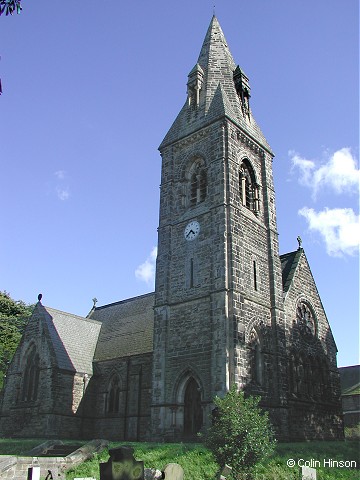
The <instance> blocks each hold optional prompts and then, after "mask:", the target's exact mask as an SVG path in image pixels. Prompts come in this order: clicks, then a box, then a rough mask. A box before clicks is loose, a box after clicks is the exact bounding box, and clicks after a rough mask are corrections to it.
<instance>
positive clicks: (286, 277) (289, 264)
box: [280, 248, 303, 293]
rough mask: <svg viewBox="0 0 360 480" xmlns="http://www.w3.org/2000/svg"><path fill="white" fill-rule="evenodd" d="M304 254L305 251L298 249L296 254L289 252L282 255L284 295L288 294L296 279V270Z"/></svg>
mask: <svg viewBox="0 0 360 480" xmlns="http://www.w3.org/2000/svg"><path fill="white" fill-rule="evenodd" d="M302 252H303V249H302V248H298V249H297V250H295V252H289V253H284V254H283V255H280V262H281V270H282V282H283V290H284V293H286V292H287V291H288V290H289V288H290V286H291V282H292V279H293V277H294V274H295V270H296V267H297V265H298V263H299V260H300V257H301V254H302Z"/></svg>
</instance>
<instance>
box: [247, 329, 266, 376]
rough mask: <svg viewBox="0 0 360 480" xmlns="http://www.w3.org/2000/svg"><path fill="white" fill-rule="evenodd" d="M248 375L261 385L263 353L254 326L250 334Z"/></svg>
mask: <svg viewBox="0 0 360 480" xmlns="http://www.w3.org/2000/svg"><path fill="white" fill-rule="evenodd" d="M249 347H250V376H251V381H252V382H254V383H257V384H258V385H262V383H263V375H264V354H263V351H262V348H261V342H260V338H259V335H258V333H257V331H256V330H255V328H254V329H253V330H252V332H251V334H250V343H249Z"/></svg>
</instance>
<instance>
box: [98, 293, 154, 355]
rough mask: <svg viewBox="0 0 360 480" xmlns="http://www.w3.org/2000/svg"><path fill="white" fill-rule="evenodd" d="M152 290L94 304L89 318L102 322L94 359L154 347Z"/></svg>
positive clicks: (138, 352)
mask: <svg viewBox="0 0 360 480" xmlns="http://www.w3.org/2000/svg"><path fill="white" fill-rule="evenodd" d="M154 302H155V294H154V293H148V294H146V295H141V296H139V297H134V298H130V299H127V300H123V301H120V302H116V303H111V304H110V305H104V306H102V307H97V308H95V309H93V310H92V311H91V312H90V313H89V318H91V319H93V320H97V321H99V322H101V323H102V326H101V331H100V335H99V340H98V343H97V346H96V350H95V355H94V361H102V360H110V359H113V358H118V357H128V356H130V355H139V354H142V353H149V352H152V351H153V332H154Z"/></svg>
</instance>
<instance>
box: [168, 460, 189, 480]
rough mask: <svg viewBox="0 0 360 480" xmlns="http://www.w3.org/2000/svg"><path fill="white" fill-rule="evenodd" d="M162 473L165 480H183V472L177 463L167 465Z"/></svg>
mask: <svg viewBox="0 0 360 480" xmlns="http://www.w3.org/2000/svg"><path fill="white" fill-rule="evenodd" d="M163 473H164V478H165V480H184V470H183V468H182V466H181V465H179V464H178V463H168V464H167V465H166V467H165V468H164V471H163Z"/></svg>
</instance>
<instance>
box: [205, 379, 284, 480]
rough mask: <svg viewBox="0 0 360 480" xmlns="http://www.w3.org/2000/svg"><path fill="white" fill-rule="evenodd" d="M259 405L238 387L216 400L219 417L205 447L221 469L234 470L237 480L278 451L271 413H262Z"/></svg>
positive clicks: (257, 398)
mask: <svg viewBox="0 0 360 480" xmlns="http://www.w3.org/2000/svg"><path fill="white" fill-rule="evenodd" d="M259 402H260V398H259V397H249V398H245V397H244V393H243V392H238V391H237V388H236V385H234V386H233V388H232V389H231V390H230V391H229V392H228V393H227V394H226V395H225V397H224V398H219V397H216V398H215V400H214V403H215V405H216V410H215V412H216V414H215V415H214V419H213V425H212V426H211V427H210V429H209V430H208V433H207V435H206V438H205V444H206V446H207V447H208V448H209V449H210V450H211V451H212V453H213V455H214V457H215V458H216V460H217V462H218V463H219V465H220V466H221V467H223V466H224V465H225V464H228V465H229V466H231V467H232V471H233V475H234V477H235V478H236V477H238V476H239V475H240V474H241V473H245V474H246V473H248V472H250V471H251V470H252V469H253V467H254V466H255V465H257V464H258V463H260V462H261V461H262V460H264V459H265V458H266V457H268V456H270V455H271V454H272V453H273V451H274V448H275V444H276V442H275V439H274V435H273V431H272V427H271V425H270V422H269V418H268V414H267V412H263V411H262V410H261V408H260V407H259V406H258V405H259Z"/></svg>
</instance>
